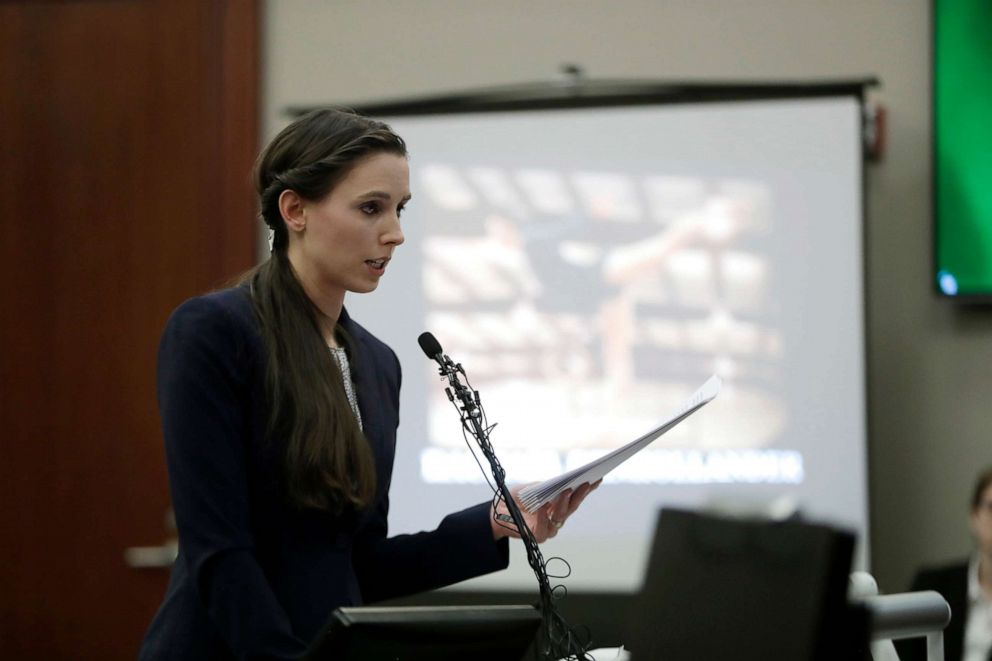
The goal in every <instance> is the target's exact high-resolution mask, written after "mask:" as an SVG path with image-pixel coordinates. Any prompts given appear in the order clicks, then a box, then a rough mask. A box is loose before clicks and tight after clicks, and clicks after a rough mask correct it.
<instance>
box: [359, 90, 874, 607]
mask: <svg viewBox="0 0 992 661" xmlns="http://www.w3.org/2000/svg"><path fill="white" fill-rule="evenodd" d="M382 119H384V120H386V121H387V122H389V123H390V124H391V125H392V126H393V128H394V129H395V130H396V131H397V132H398V133H399V134H400V135H402V136H403V137H404V138H405V140H406V141H407V143H408V146H409V151H410V165H411V189H412V192H413V200H412V201H411V203H410V204H409V206H408V208H407V211H406V212H405V214H404V216H403V228H404V232H405V236H406V241H405V244H404V245H403V246H401V247H400V248H399V249H398V250H397V252H396V255H395V259H394V260H393V261H392V263H391V264H390V265H389V267H388V269H387V272H386V274H385V276H384V277H383V279H382V282H381V284H380V286H379V289H378V290H377V291H376V292H375V293H374V294H373V295H370V296H362V295H355V294H351V295H349V298H348V299H347V300H346V307H347V308H348V310H349V312H350V314H351V315H352V317H353V318H355V319H356V320H357V321H359V322H360V323H362V324H363V325H365V326H366V327H367V328H368V329H370V330H371V331H372V332H373V333H375V334H376V335H377V336H378V337H380V338H381V339H382V340H384V341H385V342H387V343H388V344H389V345H390V346H392V348H393V349H394V350H395V351H396V353H397V354H398V356H399V359H400V362H401V364H402V366H403V375H404V376H403V386H402V408H401V423H400V430H399V440H398V447H397V452H396V463H395V472H394V476H393V483H392V490H391V493H392V499H391V516H390V525H391V530H390V532H391V534H396V533H401V532H412V531H417V530H423V529H431V528H433V527H435V526H436V525H437V523H438V522H439V521H440V519H441V518H442V517H443V516H444V515H445V514H446V513H448V512H451V511H454V510H455V509H460V508H462V507H466V506H469V505H471V504H474V503H477V502H480V501H482V500H486V499H488V498H490V497H491V493H490V492H489V489H488V487H487V486H486V481H485V479H484V477H483V475H482V473H481V471H480V469H479V466H478V465H477V463H476V460H475V459H474V458H473V456H472V454H470V449H469V448H468V447H467V446H466V443H465V440H464V439H463V436H462V433H461V428H460V424H459V421H458V416H457V414H456V412H455V411H454V409H453V407H452V405H451V403H449V401H448V400H447V398H446V397H445V395H444V392H443V384H442V383H441V382H440V381H439V378H438V375H437V371H436V369H435V368H434V366H433V364H432V363H431V362H429V361H428V360H427V359H426V358H425V356H424V355H423V353H422V352H421V350H420V348H419V347H418V345H417V341H416V340H417V336H418V335H419V334H420V333H421V332H422V331H424V330H429V331H431V332H432V333H433V334H434V335H435V336H436V337H437V339H438V340H439V341H440V343H441V345H442V346H443V347H444V350H445V352H446V353H447V354H448V355H449V356H451V358H452V359H453V360H455V361H456V362H459V363H461V364H462V365H463V366H464V368H465V370H466V372H467V374H468V376H469V379H470V380H471V383H472V385H473V386H474V387H475V388H476V389H477V390H478V391H479V393H480V395H481V399H482V402H483V404H484V405H485V408H486V412H487V414H488V417H489V421H490V422H495V423H497V426H496V428H495V429H494V430H493V432H492V443H493V445H494V447H495V449H496V452H497V454H498V455H499V457H500V459H501V461H502V463H503V466H504V467H505V468H506V471H507V475H508V478H509V481H511V482H515V483H522V482H531V481H537V480H543V479H546V478H549V477H552V476H554V475H556V474H558V473H560V472H562V471H563V470H565V469H567V468H570V467H574V466H576V465H579V464H581V463H584V462H585V461H587V460H588V459H589V458H591V457H596V456H599V455H602V454H605V453H606V452H608V451H609V450H611V449H613V448H615V447H618V446H619V445H622V444H624V443H626V442H628V441H630V440H633V439H634V438H636V437H638V436H640V435H641V434H642V433H644V432H646V431H648V430H649V429H651V428H652V427H653V426H654V425H655V424H656V423H657V422H659V421H660V420H662V419H664V418H665V417H667V415H668V414H669V413H671V412H672V411H673V410H674V409H675V408H676V407H677V406H678V405H679V404H680V403H681V402H682V400H683V399H684V398H685V397H686V396H688V395H689V394H690V393H691V392H692V391H694V390H695V389H696V388H697V387H698V386H699V385H701V384H702V383H703V382H704V381H705V380H706V378H707V377H708V376H709V375H711V374H717V375H719V376H720V377H721V378H722V380H723V384H724V385H723V391H722V392H721V394H720V395H719V396H718V397H717V398H716V400H714V401H713V402H712V403H711V404H709V405H708V406H706V407H704V408H703V409H702V410H700V411H699V412H698V413H696V414H695V415H694V416H692V417H691V418H689V419H688V420H687V421H686V422H684V423H683V424H682V425H680V426H679V427H677V428H676V429H675V430H673V431H672V432H670V433H668V434H666V435H665V436H662V437H661V438H659V439H658V440H657V441H655V442H654V443H653V444H652V445H651V446H650V447H649V448H648V449H647V450H645V451H644V452H642V453H641V454H639V455H638V456H636V457H635V458H634V459H632V460H631V461H629V462H628V463H626V464H624V465H623V466H622V467H621V468H620V469H618V470H617V471H616V472H615V473H613V474H611V476H610V477H609V478H608V479H607V480H606V481H605V482H604V484H603V485H602V486H601V487H600V488H599V490H598V491H596V492H595V493H594V494H593V495H592V496H591V497H590V498H589V499H588V500H587V501H586V503H585V504H584V505H583V507H582V509H581V510H580V511H579V512H578V513H577V514H576V515H575V516H574V517H573V518H572V520H570V521H569V522H568V525H567V526H566V528H565V529H564V530H563V531H562V534H560V535H559V536H558V537H557V538H556V539H554V540H552V541H550V542H549V543H547V544H546V545H544V547H543V552H544V555H545V557H546V558H548V557H552V556H561V557H563V558H565V559H566V560H567V561H568V563H569V565H570V566H571V575H570V576H569V577H568V578H567V579H565V580H563V581H560V582H563V583H564V584H565V585H567V586H568V588H569V589H572V590H592V591H598V590H611V591H632V590H636V589H637V588H638V587H639V586H640V580H641V577H642V575H643V572H644V563H645V561H646V556H647V551H648V545H649V543H650V540H651V535H652V528H653V525H654V522H655V517H656V512H657V509H658V508H660V507H663V506H684V507H703V506H710V505H713V504H714V503H715V504H721V505H730V506H731V507H734V508H749V507H757V506H769V505H771V506H774V507H777V508H778V509H779V510H780V511H788V510H790V509H791V508H793V507H795V508H798V509H799V511H801V512H802V514H803V515H805V516H808V517H809V518H812V519H816V520H819V521H827V522H830V523H836V524H839V525H842V526H844V527H847V528H850V529H852V530H854V531H856V532H857V534H858V538H859V543H860V549H859V561H858V564H861V565H862V566H863V565H864V564H865V559H866V557H867V551H866V548H865V543H866V539H867V532H868V531H867V525H868V521H867V494H866V472H865V461H866V412H865V356H864V351H865V349H864V344H865V342H864V314H863V309H864V302H863V291H862V290H863V252H862V251H863V247H862V213H863V210H862V207H863V204H862V185H863V174H862V151H861V143H860V136H861V103H860V99H859V98H858V97H857V96H853V95H851V96H838V97H836V98H833V97H829V98H793V99H784V100H782V99H777V100H756V101H735V102H723V103H687V104H658V105H642V106H617V107H598V108H577V109H564V110H562V109H559V110H536V111H513V112H484V113H471V114H461V115H459V114H441V115H433V116H432V115H427V116H395V117H383V118H382ZM562 568H563V566H562V565H561V564H560V563H552V564H551V565H550V566H549V573H552V574H554V573H561V570H562ZM554 582H558V581H553V583H554ZM534 585H535V584H534V579H533V575H532V573H531V570H530V568H529V567H528V566H527V564H526V560H525V556H524V553H523V549H522V548H521V547H520V546H519V544H516V545H515V546H514V547H512V549H511V568H510V570H509V571H507V572H500V573H498V574H494V575H491V576H486V577H482V578H480V579H476V580H474V581H470V582H468V583H465V584H463V585H462V586H461V587H462V588H464V587H470V588H474V589H485V590H521V589H524V590H526V589H531V588H533V587H534Z"/></svg>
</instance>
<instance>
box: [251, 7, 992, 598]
mask: <svg viewBox="0 0 992 661" xmlns="http://www.w3.org/2000/svg"><path fill="white" fill-rule="evenodd" d="M264 21H265V23H264V25H265V33H264V37H263V48H264V51H263V53H264V56H263V67H264V69H263V70H264V80H263V95H262V118H263V123H264V125H263V138H268V137H270V136H271V135H273V134H274V132H275V131H276V130H278V128H280V127H281V126H282V125H283V124H284V123H285V121H286V119H285V117H284V115H282V114H281V110H283V109H284V108H285V107H286V106H288V105H298V104H316V103H322V102H337V103H359V102H366V101H375V100H381V99H392V98H397V97H405V96H409V95H425V94H430V93H433V92H440V91H455V90H463V89H466V88H478V87H484V86H488V85H501V84H510V83H517V82H535V81H540V80H546V79H549V78H552V77H554V76H555V75H556V72H557V71H558V69H559V67H560V65H562V64H563V63H577V64H579V65H581V66H582V67H584V68H585V70H586V71H587V73H588V75H589V76H590V77H595V78H648V79H697V80H698V79H719V80H726V79H734V80H756V79H803V80H806V79H817V78H852V77H853V78H859V77H863V76H876V77H878V78H879V79H880V80H881V81H882V85H881V87H880V88H878V89H877V90H874V91H873V92H872V94H871V97H872V99H873V100H877V101H879V102H881V103H883V104H884V105H885V106H886V107H887V109H888V118H889V134H888V152H887V153H886V155H885V158H884V160H883V162H881V163H880V164H877V165H873V166H871V168H870V170H869V189H868V190H869V193H868V228H867V237H868V244H867V247H868V286H867V292H868V323H869V338H868V344H867V346H868V355H869V365H868V368H869V397H870V401H869V415H870V422H869V437H870V450H869V462H870V463H869V475H870V493H871V519H872V526H873V530H872V539H871V543H872V555H873V558H872V560H873V561H872V570H873V571H874V573H875V574H876V576H877V578H878V579H879V583H880V585H881V587H882V589H883V590H885V591H889V592H894V591H898V590H900V589H903V588H904V587H905V586H906V583H907V582H908V580H909V578H910V576H911V573H912V571H913V568H914V567H915V566H916V565H917V564H918V563H920V562H923V561H934V560H940V559H944V558H947V557H953V556H957V555H962V554H964V553H966V552H967V551H968V549H969V539H968V533H967V528H966V502H967V498H968V491H969V489H970V483H971V480H972V478H973V476H974V473H975V472H976V470H977V468H978V467H979V466H981V465H983V464H986V463H992V444H990V443H989V439H988V432H989V430H990V429H992V397H990V395H992V377H990V376H989V374H990V370H992V310H982V309H974V308H973V309H962V308H957V307H954V306H951V305H949V304H947V303H946V302H943V301H940V300H937V299H936V298H935V297H934V295H933V294H932V293H931V286H930V262H931V253H930V236H931V229H930V160H929V159H930V134H931V132H930V126H929V122H930V109H929V103H930V94H929V84H930V65H929V39H930V18H929V2H927V1H926V0H830V1H828V0H818V1H813V0H736V1H735V0H667V1H663V0H655V1H650V0H614V1H612V2H607V1H602V2H598V1H593V0H554V1H552V0H488V1H486V0H462V1H458V0H393V1H389V0H363V1H361V2H358V1H345V0H339V1H337V2H330V1H323V0H310V1H304V0H268V2H267V3H265V9H264ZM811 378H815V375H811ZM810 405H811V406H815V405H816V403H815V402H810Z"/></svg>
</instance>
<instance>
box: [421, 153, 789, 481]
mask: <svg viewBox="0 0 992 661" xmlns="http://www.w3.org/2000/svg"><path fill="white" fill-rule="evenodd" d="M415 177H417V178H418V179H419V181H418V182H417V184H416V188H417V189H418V190H419V191H420V199H419V200H418V205H420V206H421V207H422V208H421V214H420V217H422V218H423V219H424V221H423V222H424V228H423V234H424V237H423V239H422V241H421V250H422V252H423V255H422V257H423V289H424V291H423V296H424V298H425V302H426V321H427V326H428V327H430V328H432V329H433V331H434V333H435V334H436V335H437V336H438V337H439V338H443V343H444V346H445V350H446V352H448V353H449V354H450V355H453V356H457V359H458V360H459V361H460V362H462V363H463V364H465V365H466V367H467V369H470V372H469V374H470V376H471V378H472V383H473V385H474V386H475V387H476V388H477V389H479V390H480V391H481V392H482V393H484V404H485V405H486V407H487V408H489V409H490V410H493V411H499V425H500V426H499V429H498V431H496V432H494V444H496V445H497V447H498V448H499V450H500V455H501V460H502V462H503V465H504V466H505V467H506V469H507V475H508V477H509V478H510V479H512V480H515V481H529V480H534V479H544V478H547V477H549V476H551V475H554V474H557V473H559V472H561V471H563V470H567V469H569V468H572V467H575V466H578V465H581V464H583V463H585V462H586V461H589V460H590V459H592V458H595V457H598V456H600V455H601V454H604V453H606V452H608V451H609V450H611V449H614V448H616V447H618V446H621V445H623V444H626V443H628V442H629V441H631V440H633V439H634V438H637V437H638V436H640V435H641V434H643V433H644V432H646V431H648V430H649V429H651V428H652V427H653V426H655V425H656V424H657V423H658V422H659V421H660V420H661V419H662V418H664V417H665V416H666V415H667V414H669V413H670V412H671V411H670V410H668V409H664V408H662V407H663V406H664V405H666V404H667V406H668V407H669V409H670V408H674V406H675V405H676V404H677V403H679V402H681V400H682V399H683V398H685V397H687V396H688V395H690V394H691V393H692V392H693V391H694V390H695V389H696V388H698V387H699V385H701V384H702V383H703V381H705V380H706V378H707V377H708V376H709V375H711V374H718V375H720V376H721V377H722V378H723V380H724V383H725V388H724V391H723V393H722V394H721V395H720V398H721V404H722V405H721V406H720V407H714V409H713V410H712V411H707V414H708V415H705V416H698V417H696V418H691V419H689V420H688V421H686V422H685V423H684V424H682V425H680V426H679V427H677V428H676V429H674V430H672V431H671V432H669V433H668V434H667V435H665V436H662V437H661V438H660V439H658V440H657V441H655V443H654V444H653V446H652V448H651V449H650V450H648V451H645V453H643V456H641V457H639V460H638V461H637V462H632V463H631V465H630V466H626V465H625V466H623V467H621V468H620V469H619V470H618V471H617V472H616V473H614V474H612V475H611V476H610V478H608V479H612V480H614V481H621V482H623V481H627V482H639V483H640V482H648V483H650V482H657V483H666V482H683V483H687V482H688V483H692V482H698V483H707V482H740V481H744V482H747V481H752V482H754V481H757V482H769V483H776V482H779V483H781V482H788V483H796V482H800V481H801V480H802V477H803V467H802V457H801V455H800V454H799V453H798V452H795V451H791V450H787V449H782V448H776V447H773V446H774V442H775V440H776V439H777V438H778V436H779V435H780V434H781V432H782V430H783V428H784V427H785V426H786V424H787V419H786V418H787V415H786V407H785V405H784V403H783V402H782V401H781V399H780V397H778V396H777V395H776V393H777V392H780V391H781V390H782V387H783V385H782V381H783V375H782V364H783V360H784V352H785V343H784V341H783V338H782V332H781V330H780V325H779V323H778V322H779V319H778V315H779V314H780V312H779V311H778V310H777V309H776V307H775V305H774V301H775V297H774V295H773V292H772V286H773V284H774V278H775V273H774V272H773V269H772V267H771V263H772V260H771V259H770V258H769V256H768V255H766V254H765V252H766V250H767V248H766V247H765V242H764V241H763V239H762V237H763V236H766V235H767V234H768V233H769V232H770V231H771V230H772V227H771V214H770V207H771V205H772V204H773V200H772V196H771V192H770V190H769V189H768V187H767V186H766V185H764V184H762V183H761V182H760V181H757V180H748V179H746V178H704V177H699V176H679V175H671V174H662V173H645V174H642V175H634V174H630V173H628V172H618V171H608V170H603V171H564V170H561V169H552V168H527V167H513V168H511V167H473V166H468V167H466V166H459V165H456V164H451V163H442V162H434V163H426V164H421V165H420V166H419V168H418V170H416V171H415ZM425 198H426V199H425ZM428 376H429V375H428ZM451 407H452V405H451V403H450V402H449V401H448V400H447V398H446V397H445V395H444V393H443V392H442V391H441V389H439V388H434V389H433V390H432V391H431V396H430V400H429V412H428V429H429V438H430V441H429V445H428V446H427V447H426V448H425V449H424V450H423V451H422V453H421V457H420V460H421V473H422V476H423V478H424V479H425V481H427V482H433V483H446V482H462V481H465V480H466V479H467V478H468V479H471V478H472V477H473V476H476V475H478V471H477V470H472V466H473V465H474V459H473V458H472V456H471V454H469V452H468V450H467V449H466V447H465V443H464V440H463V438H462V436H461V435H460V434H459V430H458V428H457V427H455V426H453V425H452V424H451V423H452V410H451ZM652 455H653V456H652Z"/></svg>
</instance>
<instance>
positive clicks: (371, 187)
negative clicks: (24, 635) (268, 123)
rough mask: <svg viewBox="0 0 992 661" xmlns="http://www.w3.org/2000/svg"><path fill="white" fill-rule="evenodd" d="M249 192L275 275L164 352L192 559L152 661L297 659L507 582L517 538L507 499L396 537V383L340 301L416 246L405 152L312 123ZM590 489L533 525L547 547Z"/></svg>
mask: <svg viewBox="0 0 992 661" xmlns="http://www.w3.org/2000/svg"><path fill="white" fill-rule="evenodd" d="M254 183H255V187H256V190H257V193H258V196H259V205H260V208H261V217H262V220H263V221H264V222H265V224H266V225H267V226H268V228H269V230H270V232H271V236H272V240H271V255H270V257H269V258H268V259H267V260H265V261H264V262H263V263H262V264H260V265H259V266H257V267H256V268H254V269H253V270H251V271H250V272H249V273H248V274H246V275H245V276H244V277H243V278H242V280H241V282H240V284H238V285H236V286H234V287H232V288H229V289H223V290H219V291H214V292H211V293H209V294H206V295H203V296H199V297H197V298H193V299H190V300H188V301H186V302H185V303H183V304H182V305H181V306H179V307H178V308H177V309H176V310H175V311H174V312H173V314H172V316H171V317H170V319H169V321H168V323H167V325H166V328H165V330H164V332H163V335H162V339H161V343H160V346H159V354H158V377H157V378H158V402H159V408H160V413H161V419H162V430H163V436H164V440H165V451H166V458H167V466H168V471H169V483H170V489H171V496H172V504H173V508H174V510H175V516H176V524H177V529H178V537H179V553H178V557H177V559H176V561H175V565H174V567H173V570H172V575H171V579H170V582H169V586H168V589H167V592H166V595H165V598H164V600H163V602H162V605H161V607H160V609H159V611H158V613H157V614H156V616H155V617H154V619H153V621H152V623H151V625H150V627H149V630H148V632H147V634H146V637H145V640H144V643H143V645H142V648H141V652H140V658H141V659H143V660H153V659H183V660H187V661H189V660H196V659H211V660H218V659H262V658H264V659H295V658H299V657H300V656H302V655H304V654H305V653H306V651H307V649H308V647H309V646H310V644H311V642H312V641H313V640H314V638H315V637H316V636H317V635H318V633H319V631H320V630H321V627H322V626H323V625H324V624H325V622H327V620H328V618H329V616H330V614H331V612H332V611H333V610H334V609H336V608H338V607H342V606H356V605H362V604H366V603H369V602H375V601H378V600H382V599H387V598H392V597H399V596H402V595H406V594H411V593H414V592H419V591H424V590H430V589H434V588H438V587H442V586H446V585H450V584H452V583H456V582H459V581H462V580H465V579H468V578H472V577H475V576H479V575H482V574H486V573H490V572H493V571H496V570H499V569H502V568H504V567H506V566H507V563H508V557H509V548H508V541H507V538H508V537H517V536H519V535H518V533H517V531H516V530H515V528H514V527H513V526H512V525H508V524H506V523H504V522H503V521H502V520H500V519H497V518H496V517H497V515H505V514H506V505H505V503H502V502H501V501H499V500H498V499H497V500H494V501H486V502H483V503H480V504H478V505H475V506H473V507H469V508H468V509H465V510H462V511H460V512H455V513H453V514H450V515H448V516H447V517H445V518H444V519H443V520H442V521H441V522H440V524H439V525H438V527H437V528H436V529H435V530H433V531H430V532H420V533H415V534H404V535H397V536H393V537H390V536H389V535H388V526H387V518H388V511H389V487H390V481H391V476H392V471H393V459H394V452H395V448H396V442H397V438H396V436H397V433H396V431H397V427H398V424H399V419H400V417H399V390H400V381H401V372H400V365H399V362H398V360H397V358H396V355H395V354H394V353H393V351H392V349H390V347H388V346H387V345H386V344H384V343H383V342H381V341H379V340H378V339H376V338H375V337H374V336H373V335H372V334H370V333H369V332H368V331H366V330H365V329H364V328H363V327H362V326H361V325H359V324H358V323H357V322H356V321H355V320H353V319H351V318H350V317H349V315H348V313H347V311H346V309H345V307H344V299H345V295H346V293H347V292H354V293H356V294H364V293H369V292H372V291H374V290H375V289H376V287H377V286H378V284H379V280H380V279H381V278H382V277H383V276H384V274H385V272H386V270H387V269H388V266H389V262H390V260H391V258H392V257H393V255H394V252H395V250H396V248H398V247H399V246H400V245H401V244H402V243H403V230H402V229H401V224H400V215H401V212H402V211H403V208H404V206H405V205H406V204H407V203H408V201H409V200H410V198H411V193H410V184H409V166H408V163H407V152H406V145H405V143H404V141H403V140H402V139H401V138H400V137H399V136H397V135H396V134H395V133H394V132H393V131H392V130H391V129H390V128H389V127H388V126H387V125H386V124H383V123H381V122H377V121H374V120H371V119H368V118H365V117H362V116H359V115H356V114H354V113H351V112H348V111H341V110H332V109H324V110H317V111H314V112H311V113H308V114H307V115H304V116H303V117H301V118H300V119H298V120H296V121H295V122H293V123H292V124H290V125H289V126H288V127H286V128H285V129H284V130H283V131H282V132H280V133H279V134H278V135H277V136H276V137H275V138H274V139H273V140H272V142H271V143H270V144H269V145H268V146H267V147H266V148H265V149H264V150H263V152H262V153H261V155H260V156H259V158H258V161H257V163H256V166H255V172H254ZM246 231H252V230H249V229H247V228H246ZM420 330H422V329H419V328H411V329H410V336H411V341H412V339H413V338H414V337H416V335H417V333H419V332H420ZM591 488H592V487H591V486H590V485H588V484H586V485H583V486H581V487H579V488H577V489H575V490H574V491H571V492H566V493H564V494H562V496H561V497H559V498H557V499H555V500H554V501H552V502H550V503H548V504H547V505H545V506H544V507H542V508H540V509H539V510H538V511H536V512H534V513H532V514H526V515H525V520H526V523H527V525H528V527H530V529H531V530H532V531H533V534H534V538H535V539H536V540H537V541H538V542H544V541H545V540H547V539H549V538H551V537H554V536H555V535H556V534H557V532H558V530H559V529H560V528H561V527H562V525H563V524H564V522H565V520H566V519H567V518H568V517H569V516H570V515H571V514H572V513H573V512H574V511H575V510H576V508H577V507H578V506H579V505H580V503H581V502H582V500H583V499H584V498H585V497H586V495H588V493H589V491H590V490H591ZM514 495H516V490H515V491H514ZM399 497H404V498H413V497H416V494H412V493H411V494H399Z"/></svg>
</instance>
